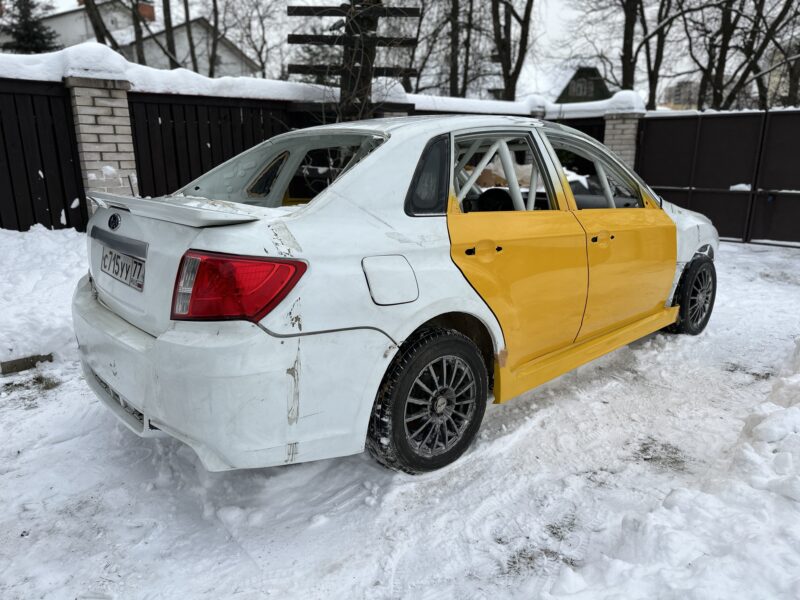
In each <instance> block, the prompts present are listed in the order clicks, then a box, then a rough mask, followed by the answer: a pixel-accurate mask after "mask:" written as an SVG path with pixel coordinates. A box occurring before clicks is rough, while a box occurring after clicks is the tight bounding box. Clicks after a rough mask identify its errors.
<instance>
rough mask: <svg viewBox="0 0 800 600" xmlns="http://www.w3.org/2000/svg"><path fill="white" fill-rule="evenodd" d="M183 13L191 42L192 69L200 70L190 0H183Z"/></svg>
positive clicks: (189, 42)
mask: <svg viewBox="0 0 800 600" xmlns="http://www.w3.org/2000/svg"><path fill="white" fill-rule="evenodd" d="M183 15H184V19H185V27H186V41H187V42H188V44H189V57H190V59H191V61H192V71H194V72H195V73H197V72H199V69H198V67H197V50H196V49H195V45H194V35H192V18H191V13H190V11H189V0H183Z"/></svg>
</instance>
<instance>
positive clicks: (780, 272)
mask: <svg viewBox="0 0 800 600" xmlns="http://www.w3.org/2000/svg"><path fill="white" fill-rule="evenodd" d="M83 255H84V247H83V239H82V236H81V235H80V234H76V233H74V232H69V231H64V232H48V231H45V230H44V229H41V228H37V229H34V230H33V231H31V232H29V233H24V234H20V233H14V232H7V231H0V257H1V258H0V266H1V267H2V271H1V272H2V273H3V276H2V278H0V302H2V304H0V332H2V333H3V334H4V338H3V340H4V341H3V343H4V344H5V343H14V339H13V338H15V337H16V338H22V339H18V340H16V341H17V342H18V343H19V344H21V345H23V346H26V347H31V348H37V349H39V348H40V346H42V345H49V344H52V348H53V349H54V350H55V351H56V352H57V356H56V361H55V362H54V363H52V364H43V365H40V367H39V368H38V369H37V370H35V371H29V372H26V373H21V374H18V375H14V376H7V377H4V378H0V431H1V432H2V444H0V506H2V513H0V598H4V599H12V598H26V599H27V598H39V597H47V598H76V597H77V598H124V599H132V598H195V597H208V598H214V599H216V598H226V597H235V598H243V599H250V598H264V597H274V598H304V599H305V598H346V599H348V600H349V599H354V598H378V599H380V598H414V599H417V598H437V599H438V598H525V599H530V598H536V597H543V598H553V597H562V596H569V597H574V598H586V599H589V598H592V599H594V598H604V597H614V598H625V599H629V598H648V599H649V598H681V599H683V598H703V599H705V598H776V597H785V598H797V597H800V348H798V336H800V250H797V249H789V248H773V247H766V246H744V245H735V244H723V245H722V247H721V249H720V252H719V256H718V260H717V268H718V270H719V295H718V298H717V306H716V308H715V312H714V315H713V317H712V319H711V323H710V325H709V328H708V329H707V331H706V332H705V333H704V334H703V335H701V336H699V337H685V336H670V335H662V334H659V335H655V336H651V337H650V338H648V339H646V340H642V341H639V342H637V343H635V344H633V345H632V346H631V347H628V348H624V349H621V350H619V351H617V352H614V353H613V354H611V355H609V356H606V357H604V358H603V359H600V360H598V361H596V362H594V363H593V364H591V365H587V366H585V367H582V368H580V369H578V370H577V371H575V372H572V373H569V374H567V375H565V376H563V377H561V378H559V379H557V380H555V381H553V382H551V383H549V384H547V385H545V386H543V387H541V388H539V389H537V390H535V391H533V392H531V393H528V394H526V395H525V396H523V397H520V398H517V399H516V400H514V401H512V402H510V403H508V404H506V405H503V406H492V407H490V409H489V410H488V412H487V415H486V420H485V421H484V426H483V432H482V435H481V436H480V439H479V441H478V443H477V444H476V445H475V446H474V447H473V448H472V449H471V450H470V451H469V452H468V453H467V454H466V455H465V456H464V457H463V458H462V459H461V460H460V461H458V462H457V463H456V464H455V465H453V466H451V467H450V468H447V469H444V470H442V471H440V472H436V473H432V474H428V475H424V476H418V477H411V476H407V475H401V474H396V473H392V472H389V471H386V470H384V469H382V468H381V467H379V466H377V465H376V464H375V463H373V462H372V461H371V460H370V459H369V458H368V457H367V456H366V455H361V456H353V457H349V458H344V459H339V460H328V461H323V462H318V463H313V464H303V465H294V466H287V467H281V468H273V469H263V470H254V471H240V472H229V473H217V474H209V473H207V472H205V471H204V470H203V468H202V467H201V466H200V465H199V464H198V461H197V459H196V458H195V456H194V455H193V453H192V452H191V451H190V450H188V449H187V448H186V447H184V446H182V445H181V444H180V443H178V442H175V441H172V440H169V439H163V440H153V439H147V440H143V439H139V438H137V437H136V436H134V435H133V434H132V433H130V432H129V431H128V430H127V429H125V428H124V427H123V426H121V425H119V424H117V422H116V420H115V418H114V417H113V416H112V415H111V414H110V413H109V412H108V411H107V410H105V409H104V408H103V406H102V405H101V404H100V403H99V402H98V401H97V400H95V399H94V397H93V396H92V394H91V393H90V392H89V390H88V389H87V387H86V385H85V383H84V381H83V379H82V376H81V374H80V370H79V367H78V363H77V361H76V352H75V348H74V342H72V341H71V338H70V335H69V328H70V317H69V292H70V288H71V286H72V282H73V281H75V280H77V278H78V277H79V276H80V275H81V274H82V273H83V272H84V271H85V264H84V262H83ZM9 339H10V340H11V342H8V341H7V340H9ZM42 349H43V348H42Z"/></svg>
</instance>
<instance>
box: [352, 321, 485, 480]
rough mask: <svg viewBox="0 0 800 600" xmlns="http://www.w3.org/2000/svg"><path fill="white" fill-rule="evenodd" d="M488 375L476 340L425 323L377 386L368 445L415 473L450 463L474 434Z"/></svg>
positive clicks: (393, 465)
mask: <svg viewBox="0 0 800 600" xmlns="http://www.w3.org/2000/svg"><path fill="white" fill-rule="evenodd" d="M487 397H488V376H487V373H486V365H485V364H484V361H483V357H482V356H481V352H480V350H479V349H478V347H477V346H476V345H475V343H474V342H473V341H472V340H471V339H469V338H468V337H466V336H464V335H462V334H461V333H459V332H457V331H454V330H449V329H438V328H437V329H426V330H423V331H422V332H421V333H419V334H418V335H416V336H415V337H413V338H412V339H410V340H409V341H408V342H406V343H405V344H403V346H401V348H400V351H399V352H398V353H397V356H396V357H395V358H394V360H393V361H392V364H391V365H390V366H389V370H388V371H387V373H386V376H385V377H384V380H383V383H382V384H381V387H380V389H379V390H378V395H377V397H376V399H375V406H374V408H373V411H372V418H371V420H370V426H369V432H368V434H367V448H368V449H369V451H370V454H372V456H374V457H375V458H376V459H377V460H378V462H380V463H381V464H383V465H384V466H386V467H389V468H390V469H395V470H399V471H405V472H406V473H411V474H416V473H422V472H425V471H433V470H435V469H440V468H442V467H444V466H446V465H449V464H450V463H452V462H453V461H455V460H456V459H457V458H458V457H459V456H461V455H462V454H463V453H464V451H465V450H466V449H467V448H468V447H469V445H470V444H471V443H472V441H473V440H474V438H475V434H476V433H477V431H478V428H479V427H480V424H481V421H482V420H483V414H484V412H485V410H486V401H487Z"/></svg>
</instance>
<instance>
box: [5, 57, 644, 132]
mask: <svg viewBox="0 0 800 600" xmlns="http://www.w3.org/2000/svg"><path fill="white" fill-rule="evenodd" d="M0 77H8V78H12V79H33V80H39V81H61V79H62V78H63V77H90V78H98V79H116V80H127V81H129V82H130V83H131V89H132V90H134V91H137V92H152V93H163V94H187V95H198V96H221V97H229V98H258V99H267V100H286V101H294V102H336V101H337V100H338V97H339V91H338V89H336V88H332V87H327V86H323V85H315V84H311V83H300V82H295V81H278V80H273V79H259V78H256V77H219V78H209V77H205V76H204V75H200V74H198V73H194V72H193V71H189V70H188V69H173V70H166V69H154V68H152V67H146V66H143V65H138V64H135V63H131V62H128V61H127V60H126V59H125V58H124V57H123V56H121V55H120V54H118V53H117V52H114V51H113V50H112V49H111V48H109V47H107V46H104V45H102V44H98V43H96V42H84V43H82V44H78V45H76V46H70V47H69V48H65V49H63V50H59V51H57V52H50V53H47V54H28V55H24V54H0ZM373 92H374V94H373V98H374V100H375V101H377V102H392V103H400V104H413V105H414V107H415V108H416V109H417V110H420V111H431V112H439V113H473V114H487V115H488V114H505V115H520V116H526V117H529V116H539V117H544V118H548V119H568V118H584V117H598V116H603V115H605V114H609V113H644V112H645V109H644V103H643V101H642V99H641V97H640V96H639V94H637V93H636V92H633V91H630V90H627V91H621V92H617V93H616V94H614V95H613V96H612V97H611V98H609V99H608V100H598V101H595V102H575V103H570V104H555V103H553V102H549V101H547V100H545V99H544V98H542V97H541V96H536V95H532V96H528V97H527V98H524V99H521V100H517V101H514V102H512V101H507V100H478V99H472V98H449V97H444V96H428V95H424V94H407V93H406V92H405V91H404V90H403V89H402V86H400V84H399V83H397V82H393V83H392V82H387V81H386V80H385V79H384V80H377V81H376V83H375V84H374V85H373Z"/></svg>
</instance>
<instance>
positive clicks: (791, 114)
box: [636, 110, 800, 243]
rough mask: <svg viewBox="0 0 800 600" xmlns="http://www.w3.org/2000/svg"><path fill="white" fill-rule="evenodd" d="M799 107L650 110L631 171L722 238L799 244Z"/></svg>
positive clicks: (642, 121) (645, 119) (642, 129)
mask: <svg viewBox="0 0 800 600" xmlns="http://www.w3.org/2000/svg"><path fill="white" fill-rule="evenodd" d="M798 139H800V111H797V110H780V111H766V112H765V111H748V112H738V113H708V114H689V115H676V116H670V115H668V114H667V115H665V116H662V115H658V114H648V116H647V117H646V118H644V119H642V120H641V121H640V125H639V141H638V144H637V158H636V169H637V171H638V172H639V173H640V174H641V175H642V177H643V178H644V179H645V181H647V182H648V183H649V184H650V185H651V186H653V188H654V189H655V191H656V192H658V193H659V194H661V195H662V196H663V197H664V198H665V199H667V200H669V201H670V202H674V203H675V204H678V205H679V206H683V207H686V208H689V209H690V210H696V211H698V212H701V213H703V214H705V215H706V216H708V217H709V218H710V219H711V220H712V221H713V222H714V225H716V227H717V229H718V230H719V233H720V236H722V237H725V238H730V239H735V240H742V241H746V242H750V241H753V242H790V243H795V242H800V152H798V143H797V140H798Z"/></svg>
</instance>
